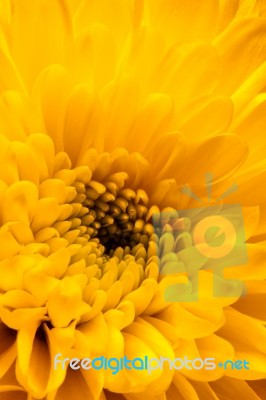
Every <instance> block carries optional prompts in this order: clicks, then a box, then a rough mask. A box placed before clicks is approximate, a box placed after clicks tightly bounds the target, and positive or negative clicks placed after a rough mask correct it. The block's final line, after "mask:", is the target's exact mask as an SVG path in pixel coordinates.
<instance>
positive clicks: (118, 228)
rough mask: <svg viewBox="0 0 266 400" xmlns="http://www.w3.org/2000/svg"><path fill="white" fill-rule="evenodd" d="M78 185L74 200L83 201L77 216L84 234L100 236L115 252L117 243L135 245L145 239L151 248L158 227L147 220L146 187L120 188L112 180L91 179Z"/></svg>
mask: <svg viewBox="0 0 266 400" xmlns="http://www.w3.org/2000/svg"><path fill="white" fill-rule="evenodd" d="M74 186H75V189H76V191H77V196H76V198H75V199H74V203H78V202H79V203H80V204H81V205H82V208H81V210H80V212H79V213H78V215H77V217H78V218H79V219H80V221H81V226H80V228H81V227H84V229H83V230H84V233H83V237H86V238H87V239H90V240H91V239H96V238H97V239H98V240H99V242H100V244H102V245H103V246H104V247H105V253H106V254H108V255H111V256H112V254H113V252H114V250H115V249H116V248H117V247H122V248H123V249H126V248H127V247H128V248H129V249H132V248H133V247H134V246H135V245H137V244H139V243H142V244H143V246H144V247H145V248H146V249H147V248H148V244H149V241H150V237H151V235H152V234H153V232H154V229H153V225H152V224H151V223H150V222H148V220H147V216H148V212H149V206H148V203H149V199H148V196H147V194H146V192H145V191H144V190H142V189H138V190H137V191H134V190H132V189H129V188H124V187H123V188H120V189H118V188H117V185H115V184H114V182H111V181H110V182H106V183H100V182H97V181H91V182H89V184H87V185H85V184H84V183H83V182H81V181H76V182H75V183H74Z"/></svg>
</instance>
